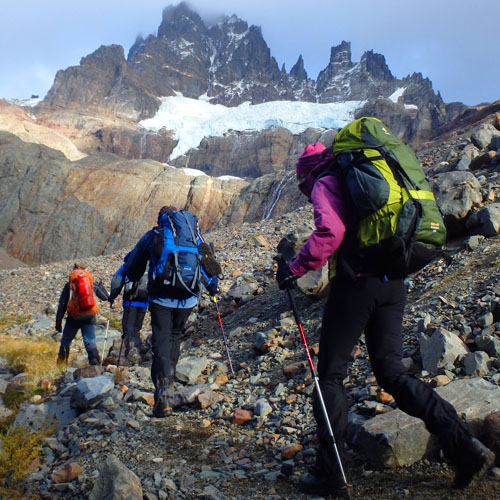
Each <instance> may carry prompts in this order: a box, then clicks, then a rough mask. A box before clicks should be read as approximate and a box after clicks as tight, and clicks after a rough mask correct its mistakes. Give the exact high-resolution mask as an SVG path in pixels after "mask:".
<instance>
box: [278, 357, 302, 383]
mask: <svg viewBox="0 0 500 500" xmlns="http://www.w3.org/2000/svg"><path fill="white" fill-rule="evenodd" d="M303 368H304V363H303V362H301V361H298V362H296V363H292V364H291V365H286V366H284V367H283V375H285V377H286V378H287V379H291V378H293V377H295V375H297V373H299V372H300V371H301V370H302V369H303Z"/></svg>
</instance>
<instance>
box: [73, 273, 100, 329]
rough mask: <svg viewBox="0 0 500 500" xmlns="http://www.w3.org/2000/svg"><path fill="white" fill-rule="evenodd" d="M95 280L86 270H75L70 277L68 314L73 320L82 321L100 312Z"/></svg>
mask: <svg viewBox="0 0 500 500" xmlns="http://www.w3.org/2000/svg"><path fill="white" fill-rule="evenodd" d="M93 283H94V279H93V277H92V275H91V274H90V273H89V272H88V271H87V270H86V269H74V270H73V271H71V273H70V275H69V285H70V287H71V290H70V299H69V303H68V314H69V315H70V316H72V317H73V318H79V319H82V316H83V315H85V316H90V315H94V314H97V313H98V312H99V306H98V305H97V304H96V301H95V297H94V290H93V288H92V285H93Z"/></svg>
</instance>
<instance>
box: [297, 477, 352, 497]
mask: <svg viewBox="0 0 500 500" xmlns="http://www.w3.org/2000/svg"><path fill="white" fill-rule="evenodd" d="M299 490H300V491H301V492H302V493H307V494H309V495H320V496H322V497H326V498H350V497H349V490H348V487H347V485H346V484H345V483H344V481H343V480H342V479H340V478H337V479H332V478H330V477H326V476H320V475H317V474H315V473H314V472H308V473H307V474H302V476H300V479H299Z"/></svg>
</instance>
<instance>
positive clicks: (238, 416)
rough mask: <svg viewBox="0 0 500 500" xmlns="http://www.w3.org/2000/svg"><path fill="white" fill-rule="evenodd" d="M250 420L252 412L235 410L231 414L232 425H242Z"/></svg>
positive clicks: (240, 409)
mask: <svg viewBox="0 0 500 500" xmlns="http://www.w3.org/2000/svg"><path fill="white" fill-rule="evenodd" d="M251 418H252V412H251V411H248V410H243V409H242V408H236V410H234V413H233V424H236V425H242V424H244V423H246V422H248V421H249V420H251Z"/></svg>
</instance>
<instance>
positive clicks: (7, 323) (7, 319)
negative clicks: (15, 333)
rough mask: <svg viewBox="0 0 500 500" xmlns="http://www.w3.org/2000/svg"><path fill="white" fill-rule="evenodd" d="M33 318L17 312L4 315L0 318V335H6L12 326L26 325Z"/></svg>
mask: <svg viewBox="0 0 500 500" xmlns="http://www.w3.org/2000/svg"><path fill="white" fill-rule="evenodd" d="M31 317H32V315H31V314H24V313H21V314H18V313H16V312H10V313H7V314H4V315H3V316H0V334H1V333H4V332H5V331H6V330H8V329H9V328H10V327H11V326H14V325H21V324H23V323H26V322H27V321H29V320H30V319H31Z"/></svg>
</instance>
